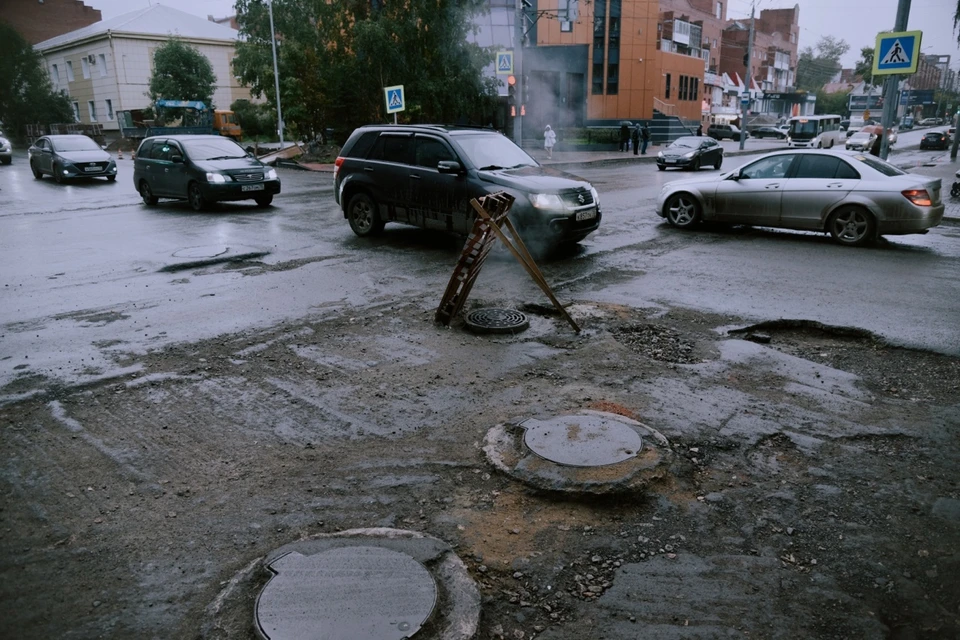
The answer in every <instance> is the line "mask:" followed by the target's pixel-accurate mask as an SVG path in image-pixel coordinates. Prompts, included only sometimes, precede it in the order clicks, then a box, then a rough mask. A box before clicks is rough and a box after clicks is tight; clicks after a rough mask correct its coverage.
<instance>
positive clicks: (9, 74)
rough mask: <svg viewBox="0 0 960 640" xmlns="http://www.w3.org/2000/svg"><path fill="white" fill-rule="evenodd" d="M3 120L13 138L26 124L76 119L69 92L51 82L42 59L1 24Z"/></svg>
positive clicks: (0, 115)
mask: <svg viewBox="0 0 960 640" xmlns="http://www.w3.org/2000/svg"><path fill="white" fill-rule="evenodd" d="M0 87H2V89H0V121H2V122H3V126H4V130H5V131H4V132H5V133H6V134H8V135H10V136H11V137H14V138H18V139H20V138H22V137H23V136H24V135H25V134H26V130H25V125H28V124H52V123H57V122H73V121H74V117H73V108H72V107H71V106H70V99H69V98H68V97H67V95H66V94H64V93H62V92H58V91H55V90H54V88H53V86H52V85H51V84H50V76H49V75H48V74H47V70H46V66H45V65H44V62H43V58H42V57H41V56H40V54H39V53H37V51H36V50H35V49H34V48H33V47H32V46H30V43H29V42H27V41H26V40H24V39H23V37H22V36H21V35H20V34H19V33H17V32H16V30H15V29H14V28H13V27H11V26H10V25H8V24H5V23H0Z"/></svg>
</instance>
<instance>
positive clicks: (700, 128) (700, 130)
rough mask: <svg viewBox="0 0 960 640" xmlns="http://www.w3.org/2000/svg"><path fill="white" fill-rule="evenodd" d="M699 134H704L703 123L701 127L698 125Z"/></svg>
mask: <svg viewBox="0 0 960 640" xmlns="http://www.w3.org/2000/svg"><path fill="white" fill-rule="evenodd" d="M697 135H698V136H702V135H703V125H700V126H699V127H697Z"/></svg>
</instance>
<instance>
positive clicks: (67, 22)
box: [0, 0, 100, 44]
mask: <svg viewBox="0 0 960 640" xmlns="http://www.w3.org/2000/svg"><path fill="white" fill-rule="evenodd" d="M0 21H2V22H6V23H7V24H9V25H10V26H12V27H13V28H14V29H16V31H17V33H19V34H20V35H22V36H23V38H24V40H26V41H27V42H29V43H30V44H37V43H38V42H43V41H44V40H49V39H50V38H55V37H56V36H59V35H62V34H64V33H69V32H71V31H76V30H77V29H82V28H83V27H86V26H88V25H91V24H93V23H94V22H99V21H100V11H98V10H97V9H94V8H92V7H88V6H87V5H86V4H84V3H83V2H82V0H2V2H0Z"/></svg>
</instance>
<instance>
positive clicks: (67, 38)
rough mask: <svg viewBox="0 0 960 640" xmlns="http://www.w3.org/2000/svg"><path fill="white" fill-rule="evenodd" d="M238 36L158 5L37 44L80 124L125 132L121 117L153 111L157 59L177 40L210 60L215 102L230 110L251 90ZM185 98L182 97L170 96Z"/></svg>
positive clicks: (53, 78)
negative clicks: (243, 79)
mask: <svg viewBox="0 0 960 640" xmlns="http://www.w3.org/2000/svg"><path fill="white" fill-rule="evenodd" d="M237 35H238V34H237V32H236V31H235V30H233V29H231V28H230V27H228V26H225V25H222V24H218V23H216V22H212V21H210V20H204V19H203V18H199V17H197V16H194V15H191V14H189V13H184V12H182V11H177V10H176V9H171V8H170V7H166V6H163V5H154V6H152V7H147V8H145V9H141V10H139V11H133V12H131V13H127V14H124V15H121V16H117V17H116V18H112V19H110V20H101V21H100V22H96V23H94V24H91V25H89V26H87V27H83V28H82V29H77V30H76V31H71V32H70V33H66V34H63V35H61V36H57V37H55V38H51V39H49V40H45V41H43V42H40V43H38V44H37V45H35V47H34V48H35V49H36V50H37V51H39V52H40V54H41V55H42V56H43V58H44V60H45V62H46V66H47V70H48V71H49V73H50V79H51V81H52V82H53V86H54V87H55V88H56V89H62V90H63V91H65V92H66V93H67V94H68V95H69V96H70V101H71V102H72V103H73V111H74V116H75V118H76V120H77V122H81V123H85V124H101V125H102V126H103V129H104V130H116V129H119V126H118V124H117V112H118V111H122V110H129V109H143V108H145V107H148V106H150V98H149V97H147V92H148V90H149V83H150V76H151V75H152V73H153V54H154V52H155V51H156V50H157V48H159V47H160V46H162V45H163V44H164V43H166V42H167V41H168V40H169V39H170V38H172V37H177V38H179V39H180V40H182V41H183V42H184V43H186V44H188V45H190V46H192V47H194V48H196V49H197V50H198V51H200V53H202V54H203V55H204V56H206V57H207V59H208V60H210V63H211V65H212V66H213V72H214V74H215V75H216V86H215V90H214V94H213V103H214V105H215V106H216V107H218V108H221V109H227V108H229V107H230V104H231V103H232V102H233V101H234V100H238V99H240V98H246V99H250V91H249V89H246V88H244V87H241V86H240V83H239V81H238V80H237V78H236V77H235V76H234V72H233V58H234V55H235V48H236V42H237ZM166 97H167V98H169V99H182V98H181V97H180V96H166Z"/></svg>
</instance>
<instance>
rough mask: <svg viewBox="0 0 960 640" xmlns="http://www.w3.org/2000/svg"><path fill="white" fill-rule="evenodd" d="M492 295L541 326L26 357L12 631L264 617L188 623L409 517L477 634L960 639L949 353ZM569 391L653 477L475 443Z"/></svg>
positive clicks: (403, 325) (959, 398)
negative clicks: (68, 364)
mask: <svg viewBox="0 0 960 640" xmlns="http://www.w3.org/2000/svg"><path fill="white" fill-rule="evenodd" d="M480 304H483V305H484V306H501V307H502V306H507V307H509V306H514V307H518V308H523V309H525V310H526V312H527V313H530V314H531V326H530V329H529V330H528V331H526V332H525V333H522V334H518V335H514V336H476V335H472V334H469V333H467V332H465V331H463V330H462V327H460V326H459V325H457V324H456V323H454V326H452V327H449V328H447V327H441V326H438V325H436V324H434V322H433V307H432V301H431V300H428V299H422V300H421V299H414V300H410V301H407V302H404V303H399V304H398V303H390V304H384V305H383V306H382V307H380V308H374V309H371V310H368V311H366V312H362V313H361V312H357V313H356V314H355V315H349V314H348V315H338V314H330V315H329V316H327V317H318V318H316V319H314V320H311V321H306V322H298V323H295V324H290V325H287V326H280V327H276V328H275V329H272V330H270V331H264V332H257V333H253V332H246V333H242V334H236V335H223V336H220V337H218V338H216V339H214V340H209V341H205V342H201V343H191V344H183V345H179V346H175V347H170V348H165V349H162V350H157V351H152V352H149V353H147V354H145V355H143V354H138V355H135V354H128V353H124V352H123V351H122V346H120V345H118V347H117V350H116V352H115V353H116V360H117V364H118V365H120V366H128V367H135V368H136V372H135V373H131V374H127V375H124V376H123V377H121V378H117V379H112V380H109V381H104V382H100V383H95V384H89V385H85V386H83V387H58V386H56V385H55V384H54V383H53V381H47V380H42V379H39V380H38V379H36V378H27V377H26V376H25V377H24V378H23V379H22V380H20V381H18V382H17V383H16V385H17V391H18V392H24V391H29V390H30V389H33V390H39V392H38V393H36V394H35V395H32V396H28V397H25V399H23V400H20V401H17V402H13V403H9V404H6V405H4V406H0V427H2V428H0V434H2V440H0V446H2V449H3V451H4V462H3V467H2V471H0V488H2V491H3V496H4V500H3V503H2V510H0V527H2V530H3V532H4V535H3V538H2V542H0V544H2V553H0V557H2V563H3V565H2V566H3V570H2V571H3V575H4V576H5V578H6V579H5V580H4V581H3V582H4V586H3V587H0V614H2V616H3V619H4V620H5V621H6V624H7V627H8V629H17V630H18V632H17V637H18V638H51V637H57V638H90V637H105V638H130V637H142V638H153V637H156V638H161V637H163V638H170V637H177V638H192V637H211V638H213V637H216V638H225V637H233V638H244V639H245V640H246V639H252V638H254V637H255V635H254V632H253V629H252V626H251V627H250V628H249V629H243V628H240V629H237V628H233V630H232V631H231V632H230V633H226V632H225V631H224V630H223V629H221V630H220V631H219V632H218V633H213V632H205V631H204V629H205V628H206V627H205V622H206V615H207V614H206V612H207V611H208V610H209V607H210V606H211V603H212V602H214V601H215V600H216V598H217V595H218V593H220V592H221V590H222V589H223V585H224V584H227V583H229V582H230V581H231V580H233V579H235V576H237V575H239V574H243V575H245V576H246V575H248V574H249V576H250V577H249V584H248V590H247V591H245V592H244V593H245V594H246V599H244V598H240V599H238V600H237V601H236V602H235V603H231V604H230V606H234V607H236V610H234V611H233V612H232V615H234V616H235V617H236V618H237V619H244V616H248V618H249V619H252V608H249V607H251V606H252V604H251V603H252V598H254V597H255V594H256V589H255V587H256V586H257V585H262V584H263V583H264V582H265V580H266V574H265V573H264V572H262V571H260V570H259V569H256V567H258V565H257V561H258V559H262V558H263V557H265V555H266V554H268V553H269V552H270V551H271V550H273V549H276V548H278V547H280V546H282V545H284V544H287V543H290V542H292V541H296V540H301V539H307V538H309V537H310V536H315V535H318V534H329V533H332V532H336V531H341V530H347V529H354V528H362V527H395V528H402V529H410V530H420V531H423V532H424V533H426V534H428V535H430V536H434V537H436V538H439V539H441V540H443V541H445V542H446V543H448V544H449V545H450V546H451V548H452V549H453V550H454V552H455V553H456V554H457V555H458V557H459V558H460V559H461V560H462V561H463V562H464V563H465V564H466V566H467V568H468V570H469V572H470V575H471V576H472V577H473V579H474V580H475V581H476V583H477V585H478V586H479V589H480V594H481V599H482V601H481V606H482V614H481V619H480V631H479V634H478V637H479V638H510V639H518V640H530V639H532V638H543V639H568V638H569V639H573V638H576V639H592V638H596V639H600V638H636V637H657V638H693V637H710V638H727V637H730V638H734V637H736V638H742V637H753V638H826V637H830V638H898V639H899V638H903V639H906V638H956V637H958V634H960V486H958V479H960V478H958V475H957V469H958V463H960V359H958V358H957V357H955V356H949V355H943V354H935V353H926V352H919V351H914V350H909V349H903V348H899V347H894V346H890V345H888V344H886V343H884V342H883V341H881V340H878V339H877V338H875V337H873V336H871V335H868V334H863V333H861V332H853V331H848V330H844V329H842V328H834V327H824V326H818V325H815V324H811V323H802V322H788V321H783V322H779V323H766V324H764V325H757V326H751V325H749V323H746V322H743V321H742V320H740V319H738V318H732V317H714V316H707V315H704V314H701V313H698V312H694V311H689V310H677V309H671V310H666V311H665V310H663V309H658V310H652V309H651V310H645V309H632V308H628V307H621V306H614V305H600V304H594V303H591V302H589V301H580V302H578V303H576V304H574V305H571V306H570V310H571V313H572V314H573V315H574V316H575V317H576V318H577V319H578V320H579V321H580V322H581V324H582V326H583V327H584V331H583V332H582V333H581V334H579V335H577V334H574V333H573V332H571V331H570V329H569V327H568V326H567V325H566V324H565V323H563V321H562V320H561V319H559V318H557V317H556V316H555V315H552V314H550V313H548V312H547V311H546V310H544V312H543V313H533V311H536V310H537V308H538V307H537V306H536V305H526V306H522V305H520V304H518V303H517V302H516V301H509V300H506V301H505V300H484V301H479V300H478V301H475V302H474V303H473V306H474V307H477V306H480ZM731 329H735V330H736V331H734V332H732V333H731ZM757 336H760V338H759V339H756V338H757ZM4 391H5V392H7V393H8V394H9V392H10V391H11V389H5V390H4ZM580 409H594V410H599V411H607V412H614V413H621V414H622V415H625V416H627V417H630V418H631V419H635V420H638V421H642V422H643V423H644V424H648V425H650V426H651V427H653V428H656V429H657V430H658V431H660V432H661V433H663V434H664V435H665V436H666V437H667V438H668V440H669V442H670V447H671V450H672V452H673V458H674V462H673V464H672V466H671V471H670V477H669V478H668V479H667V481H665V482H664V483H662V484H661V485H658V486H657V487H656V490H654V491H646V492H637V493H633V494H628V495H614V496H575V495H574V496H571V495H558V494H556V493H551V492H544V491H537V490H534V489H531V488H528V487H526V486H524V485H521V484H520V483H518V482H516V481H514V480H512V479H511V478H509V477H507V476H504V475H503V474H500V473H498V472H497V471H496V470H495V469H494V468H493V467H491V466H489V465H487V463H486V461H485V459H484V456H483V454H482V451H481V446H482V442H483V438H484V434H485V433H486V432H487V431H488V429H490V427H492V426H493V425H495V424H497V423H500V422H505V421H509V420H515V419H517V418H519V417H523V416H533V415H557V414H562V413H568V412H572V411H575V410H580ZM250 567H254V569H250ZM227 613H228V614H229V613H231V612H227Z"/></svg>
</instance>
